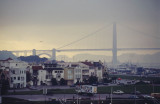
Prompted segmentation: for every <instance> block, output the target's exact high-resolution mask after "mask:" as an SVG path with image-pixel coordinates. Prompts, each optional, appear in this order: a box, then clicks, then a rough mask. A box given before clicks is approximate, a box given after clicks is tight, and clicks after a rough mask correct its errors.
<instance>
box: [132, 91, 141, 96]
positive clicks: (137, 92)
mask: <svg viewBox="0 0 160 104" xmlns="http://www.w3.org/2000/svg"><path fill="white" fill-rule="evenodd" d="M131 94H135V95H140V94H141V92H140V91H134V92H132V93H131Z"/></svg>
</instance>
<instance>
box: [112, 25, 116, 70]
mask: <svg viewBox="0 0 160 104" xmlns="http://www.w3.org/2000/svg"><path fill="white" fill-rule="evenodd" d="M112 55H113V56H112V65H113V68H117V31H116V23H115V22H114V23H113V48H112Z"/></svg>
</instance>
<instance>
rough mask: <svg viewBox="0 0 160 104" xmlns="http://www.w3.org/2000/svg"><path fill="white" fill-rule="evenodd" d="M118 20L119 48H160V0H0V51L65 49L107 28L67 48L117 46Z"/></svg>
mask: <svg viewBox="0 0 160 104" xmlns="http://www.w3.org/2000/svg"><path fill="white" fill-rule="evenodd" d="M114 21H116V23H117V35H118V36H117V38H118V39H117V40H118V42H117V43H118V47H119V48H150V47H153V48H154V47H155V48H160V0H0V50H28V49H52V48H59V47H61V46H63V45H66V44H68V43H70V42H72V41H75V40H77V39H80V38H82V37H84V36H86V35H88V34H90V33H93V32H95V31H96V30H98V29H100V28H102V27H104V26H106V28H105V29H103V30H102V31H100V32H98V33H96V34H94V35H93V36H90V37H88V38H86V39H84V40H82V41H79V42H77V43H75V44H73V45H71V46H68V47H65V48H64V49H79V48H80V49H85V48H89V49H93V48H96V49H98V48H112V31H113V30H112V23H113V22H114ZM92 53H93V52H92ZM94 53H95V54H104V53H107V52H99V53H97V52H94ZM143 53H148V51H146V52H143ZM64 54H66V55H67V53H64ZM69 54H70V55H73V54H75V53H69ZM108 54H109V53H108Z"/></svg>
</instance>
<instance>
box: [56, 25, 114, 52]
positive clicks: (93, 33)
mask: <svg viewBox="0 0 160 104" xmlns="http://www.w3.org/2000/svg"><path fill="white" fill-rule="evenodd" d="M110 25H112V24H109V25H105V26H103V27H101V28H99V29H97V30H96V31H94V32H92V33H90V34H88V35H86V36H84V37H82V38H79V39H77V40H75V41H72V42H70V43H68V44H66V45H63V46H61V47H59V48H57V49H61V48H64V47H67V46H70V45H72V44H75V43H77V42H79V41H81V40H83V39H86V38H88V37H90V36H92V35H95V34H96V33H98V32H100V31H101V30H103V29H105V28H108V27H109V26H110Z"/></svg>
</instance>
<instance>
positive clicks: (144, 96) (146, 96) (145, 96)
mask: <svg viewBox="0 0 160 104" xmlns="http://www.w3.org/2000/svg"><path fill="white" fill-rule="evenodd" d="M142 96H143V98H150V99H153V98H154V97H153V96H149V95H142Z"/></svg>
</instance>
